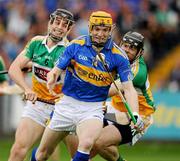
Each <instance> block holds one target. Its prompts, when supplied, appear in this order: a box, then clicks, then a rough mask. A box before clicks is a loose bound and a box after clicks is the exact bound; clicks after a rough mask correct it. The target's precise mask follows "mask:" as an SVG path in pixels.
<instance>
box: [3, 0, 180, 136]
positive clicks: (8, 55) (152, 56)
mask: <svg viewBox="0 0 180 161" xmlns="http://www.w3.org/2000/svg"><path fill="white" fill-rule="evenodd" d="M57 8H65V9H68V10H70V11H71V12H73V13H74V15H75V20H76V23H75V26H74V28H73V29H72V31H71V33H70V35H69V36H68V38H69V40H72V39H74V38H76V37H78V36H80V35H84V34H88V17H89V15H90V14H91V13H92V11H96V10H104V11H107V12H109V13H111V14H112V16H113V20H114V23H116V27H117V30H116V33H115V34H114V39H115V41H116V43H117V44H119V43H120V40H121V38H122V35H123V34H124V33H125V32H127V31H129V30H135V31H138V32H140V33H142V34H143V35H144V36H145V53H144V57H145V60H146V63H147V66H148V69H149V77H150V83H151V87H152V89H153V92H154V95H155V102H156V101H157V103H158V104H159V105H160V106H161V105H162V104H163V106H162V108H161V107H160V108H159V112H158V110H157V112H156V113H157V114H156V116H157V117H158V119H157V124H155V127H156V128H158V129H159V138H162V136H161V135H162V132H163V131H162V130H161V129H160V127H162V128H164V127H166V128H165V130H168V128H170V129H169V130H168V132H169V131H172V132H174V133H175V134H176V135H174V133H173V134H172V135H171V136H172V138H173V137H174V136H175V138H179V139H180V136H179V135H177V134H178V131H177V130H179V129H180V122H179V121H178V118H179V116H177V114H178V112H180V111H179V107H180V102H179V99H178V98H179V97H180V0H0V56H1V57H2V58H3V59H4V61H5V66H6V69H8V68H9V66H10V64H11V62H12V61H13V60H14V59H15V58H16V56H17V55H18V54H19V53H20V52H21V51H22V49H23V48H24V46H25V44H26V43H27V42H28V41H29V40H30V39H31V38H32V37H33V36H36V35H45V34H47V24H48V20H49V14H50V13H52V12H53V11H54V10H55V9H57ZM6 76H7V75H6ZM9 82H11V81H10V80H9ZM162 91H170V92H171V93H172V92H173V93H176V95H172V94H171V93H163V94H162V93H158V92H162ZM155 92H156V93H155ZM0 95H1V94H0ZM1 97H3V100H5V101H4V102H5V104H4V105H2V102H1V105H0V127H1V128H0V131H1V129H3V131H8V130H9V129H10V128H11V127H13V128H14V129H15V128H16V125H17V122H18V120H19V117H20V112H21V111H20V108H19V106H22V103H20V104H19V103H18V100H20V98H18V99H14V97H13V96H1ZM160 98H161V100H159V99H160ZM0 99H1V98H0ZM1 100H2V99H1ZM164 101H167V102H164ZM15 106H16V108H15ZM2 107H3V108H2ZM12 107H13V108H12ZM171 107H173V108H172V109H173V110H174V107H176V108H175V110H174V113H172V111H171V113H170V114H171V115H168V114H169V111H168V110H169V109H171ZM167 113H168V114H167ZM17 116H19V117H17ZM162 116H167V118H169V120H168V121H169V122H167V121H166V122H164V117H162ZM9 118H11V119H9ZM176 119H177V121H176ZM158 121H159V122H158ZM165 123H166V126H165ZM7 124H8V126H7ZM156 128H155V130H154V131H156V132H157V131H158V130H156ZM171 128H172V129H171ZM174 128H175V129H174ZM163 134H167V133H166V132H164V133H163ZM151 136H153V135H151ZM156 136H157V137H158V135H156ZM168 137H169V136H168Z"/></svg>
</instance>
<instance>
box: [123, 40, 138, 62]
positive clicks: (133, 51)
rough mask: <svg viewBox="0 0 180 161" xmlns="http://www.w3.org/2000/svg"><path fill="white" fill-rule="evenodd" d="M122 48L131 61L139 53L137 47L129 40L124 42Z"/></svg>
mask: <svg viewBox="0 0 180 161" xmlns="http://www.w3.org/2000/svg"><path fill="white" fill-rule="evenodd" d="M121 48H122V49H123V50H124V51H125V52H126V54H127V56H128V58H129V60H130V61H133V60H134V59H135V57H136V55H137V51H138V49H137V47H136V46H134V45H131V44H129V43H127V42H123V43H122V45H121Z"/></svg>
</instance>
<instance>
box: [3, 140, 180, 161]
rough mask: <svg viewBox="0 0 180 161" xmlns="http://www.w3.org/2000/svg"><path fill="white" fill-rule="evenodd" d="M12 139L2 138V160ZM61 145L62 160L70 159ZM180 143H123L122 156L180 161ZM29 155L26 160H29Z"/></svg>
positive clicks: (136, 160) (97, 160) (137, 160)
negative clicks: (131, 145)
mask: <svg viewBox="0 0 180 161" xmlns="http://www.w3.org/2000/svg"><path fill="white" fill-rule="evenodd" d="M12 143H13V140H12V139H7V138H6V139H3V140H2V139H0V161H7V158H8V155H9V151H10V148H11V146H12ZM60 146H61V152H60V154H61V160H60V161H69V160H70V156H69V154H68V152H67V150H66V148H65V146H64V145H63V144H60ZM179 146H180V143H179V142H178V143H175V142H171V143H170V142H161V143H159V142H155V141H153V142H144V141H140V142H139V143H137V144H136V145H135V146H133V147H130V146H127V145H123V146H121V147H120V148H119V152H121V154H122V156H123V157H124V158H125V159H127V161H180V152H179ZM28 158H29V157H27V159H26V161H29V159H28ZM93 161H104V159H102V158H101V157H100V156H97V157H96V158H95V159H93Z"/></svg>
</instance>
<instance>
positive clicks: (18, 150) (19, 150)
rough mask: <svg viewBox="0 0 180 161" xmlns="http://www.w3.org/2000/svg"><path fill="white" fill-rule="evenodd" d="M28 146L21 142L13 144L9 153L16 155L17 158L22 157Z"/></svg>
mask: <svg viewBox="0 0 180 161" xmlns="http://www.w3.org/2000/svg"><path fill="white" fill-rule="evenodd" d="M27 151H28V148H27V147H26V146H24V145H21V144H14V145H13V147H12V149H11V155H13V156H16V157H18V158H24V157H25V155H26V153H27Z"/></svg>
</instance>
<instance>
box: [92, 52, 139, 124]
mask: <svg viewBox="0 0 180 161" xmlns="http://www.w3.org/2000/svg"><path fill="white" fill-rule="evenodd" d="M95 50H96V52H97V54H98V57H99V59H100V60H101V62H102V64H103V67H104V69H105V70H106V71H107V72H108V74H109V76H110V78H111V81H112V82H113V84H114V86H115V88H116V90H117V92H118V95H119V96H120V97H121V99H122V101H123V103H124V105H125V107H126V109H127V111H128V114H129V115H130V117H131V119H132V121H133V123H134V124H136V119H135V117H134V115H133V113H132V111H131V108H130V106H129V104H128V103H127V101H126V100H125V98H124V96H123V94H122V93H121V91H120V90H119V88H118V86H117V84H116V82H115V80H114V78H113V76H112V74H111V73H110V71H109V68H108V65H107V63H106V62H105V60H104V59H103V57H102V56H101V54H100V52H99V51H97V49H95Z"/></svg>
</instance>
